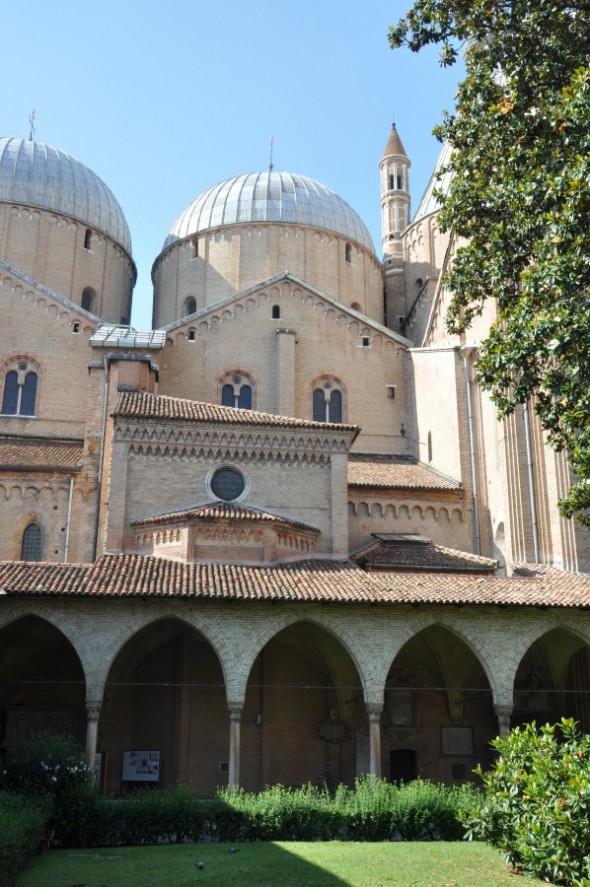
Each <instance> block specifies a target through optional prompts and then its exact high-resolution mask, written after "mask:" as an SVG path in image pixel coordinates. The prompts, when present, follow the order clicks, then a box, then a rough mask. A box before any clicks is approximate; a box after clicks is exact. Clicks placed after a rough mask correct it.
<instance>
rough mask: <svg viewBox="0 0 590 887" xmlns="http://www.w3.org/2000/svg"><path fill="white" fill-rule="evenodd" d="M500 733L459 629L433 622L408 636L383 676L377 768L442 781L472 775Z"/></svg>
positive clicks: (398, 775)
mask: <svg viewBox="0 0 590 887" xmlns="http://www.w3.org/2000/svg"><path fill="white" fill-rule="evenodd" d="M497 734H498V721H497V718H496V716H495V714H494V708H493V701H492V692H491V689H490V686H489V683H488V680H487V677H486V675H485V672H484V669H483V667H482V665H481V663H480V661H479V660H478V658H477V657H476V656H475V654H474V653H473V652H472V650H471V649H470V648H469V647H468V645H467V644H466V643H465V642H464V641H463V640H461V639H460V638H459V637H457V635H455V634H454V633H453V632H451V631H449V630H448V629H446V628H444V627H443V626H440V625H432V626H430V627H429V628H426V629H424V630H423V631H421V632H419V633H418V634H417V635H416V636H415V637H413V638H412V639H411V640H409V641H408V642H407V643H406V644H405V645H404V646H403V647H402V649H401V650H400V652H399V654H398V655H397V656H396V658H395V660H394V662H393V664H392V666H391V668H390V670H389V674H388V676H387V681H386V685H385V705H384V711H383V717H382V741H381V745H382V753H383V770H382V772H383V775H384V776H385V777H387V778H390V779H392V780H393V781H395V782H397V781H400V780H402V781H409V780H411V779H412V778H416V777H418V776H420V777H423V778H426V779H434V780H437V781H440V782H445V783H448V784H452V783H456V782H462V781H465V780H468V779H472V778H474V777H473V775H472V771H473V769H474V768H475V766H476V765H477V764H479V763H481V764H482V765H483V766H484V767H486V766H487V765H488V764H489V762H490V760H491V756H490V750H489V745H488V744H489V742H490V740H491V739H493V738H494V737H495V736H497Z"/></svg>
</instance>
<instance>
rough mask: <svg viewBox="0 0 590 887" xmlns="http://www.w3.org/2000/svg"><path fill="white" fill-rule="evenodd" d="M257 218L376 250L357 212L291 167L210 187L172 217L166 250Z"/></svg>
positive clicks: (253, 221) (249, 222)
mask: <svg viewBox="0 0 590 887" xmlns="http://www.w3.org/2000/svg"><path fill="white" fill-rule="evenodd" d="M259 222H286V223H288V224H293V225H305V226H307V227H310V228H320V229H322V230H324V231H331V232H332V233H334V234H339V235H340V236H341V237H346V239H347V240H353V241H355V243H360V244H361V245H362V246H364V247H365V248H366V249H368V250H371V252H373V253H374V252H375V247H374V246H373V241H372V240H371V235H370V234H369V231H368V229H367V227H366V225H365V224H364V222H363V221H362V219H361V218H360V216H359V215H357V213H356V212H355V211H354V210H353V209H352V207H350V206H349V205H348V203H346V201H344V200H342V198H341V197H338V195H337V194H335V193H334V192H333V191H330V189H329V188H326V186H325V185H322V184H320V182H315V181H314V180H313V179H308V178H306V177H305V176H297V175H293V174H292V173H289V172H258V173H248V174H246V175H241V176H236V177H235V178H233V179H227V180H226V181H225V182H220V184H218V185H214V186H213V188H209V190H208V191H205V192H204V193H203V194H201V195H200V197H197V199H196V200H194V201H193V202H192V203H191V204H190V206H188V207H187V208H186V209H185V211H184V212H183V213H182V215H181V216H180V217H179V218H178V219H177V220H176V222H175V223H174V225H173V226H172V228H171V229H170V233H169V234H168V237H167V238H166V240H165V242H164V249H166V248H167V247H169V246H171V245H172V244H173V243H176V242H177V241H178V240H183V239H184V238H185V237H190V236H192V235H194V234H198V233H199V232H201V231H208V230H209V229H211V228H221V227H226V226H227V225H244V224H252V223H259Z"/></svg>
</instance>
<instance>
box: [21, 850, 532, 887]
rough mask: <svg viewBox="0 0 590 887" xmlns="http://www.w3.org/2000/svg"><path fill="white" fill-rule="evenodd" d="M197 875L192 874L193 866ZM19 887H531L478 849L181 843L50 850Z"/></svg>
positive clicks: (496, 858) (492, 852)
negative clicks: (201, 885)
mask: <svg viewBox="0 0 590 887" xmlns="http://www.w3.org/2000/svg"><path fill="white" fill-rule="evenodd" d="M198 862H201V863H203V866H204V867H203V868H201V869H199V868H197V863H198ZM18 884H19V887H82V885H84V887H188V885H193V884H203V885H210V887H211V885H214V887H247V885H250V884H251V885H254V887H505V885H513V887H531V885H535V884H536V885H537V887H538V885H540V884H541V882H540V881H537V880H535V879H533V878H525V877H522V876H519V875H515V874H513V873H511V872H510V871H509V869H508V868H506V866H505V865H504V862H503V859H502V857H501V856H500V854H499V853H498V852H497V851H495V850H493V849H491V848H490V847H487V846H486V845H484V844H476V843H473V844H461V843H443V842H430V843H399V844H391V843H388V844H367V843H363V844H354V843H348V842H347V843H338V842H335V841H334V842H326V843H319V842H318V843H302V842H301V843H300V842H293V843H290V842H276V843H268V844H266V843H260V844H235V845H233V844H183V845H180V846H176V845H172V846H165V847H125V848H119V847H114V848H103V849H100V850H52V851H51V852H50V853H49V854H48V855H47V856H44V857H40V858H38V859H36V860H34V861H33V862H32V864H31V866H30V868H29V869H28V870H27V871H26V872H25V873H24V874H23V875H21V877H19V879H18Z"/></svg>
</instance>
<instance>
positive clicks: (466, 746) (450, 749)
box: [442, 727, 473, 755]
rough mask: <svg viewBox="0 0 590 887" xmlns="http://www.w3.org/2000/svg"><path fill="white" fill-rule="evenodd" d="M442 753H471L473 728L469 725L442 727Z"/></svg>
mask: <svg viewBox="0 0 590 887" xmlns="http://www.w3.org/2000/svg"><path fill="white" fill-rule="evenodd" d="M442 753H443V755H472V754H473V729H472V728H471V727H443V728H442Z"/></svg>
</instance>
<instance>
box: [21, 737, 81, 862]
mask: <svg viewBox="0 0 590 887" xmlns="http://www.w3.org/2000/svg"><path fill="white" fill-rule="evenodd" d="M4 784H5V787H6V788H7V789H8V790H9V791H12V792H17V793H19V794H22V795H27V796H29V797H31V796H32V797H43V798H45V799H47V800H48V802H49V804H50V815H51V818H52V820H53V823H54V825H55V837H56V841H58V842H59V843H60V844H62V845H63V846H66V847H81V846H85V845H86V844H87V843H91V842H92V837H91V834H90V833H91V832H92V830H93V827H94V823H93V820H94V816H95V807H96V802H97V799H98V791H97V788H96V786H95V784H94V779H93V774H92V771H91V770H90V769H89V768H88V767H87V766H86V763H85V758H84V751H83V749H82V748H81V747H80V746H79V745H78V744H77V743H76V742H75V741H74V740H73V739H71V738H69V737H65V736H37V737H35V738H34V739H31V740H30V741H29V742H28V743H26V744H25V745H24V746H23V747H22V748H21V749H20V750H19V751H17V752H14V753H13V754H11V755H9V756H8V757H7V759H6V770H5V773H4Z"/></svg>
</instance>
